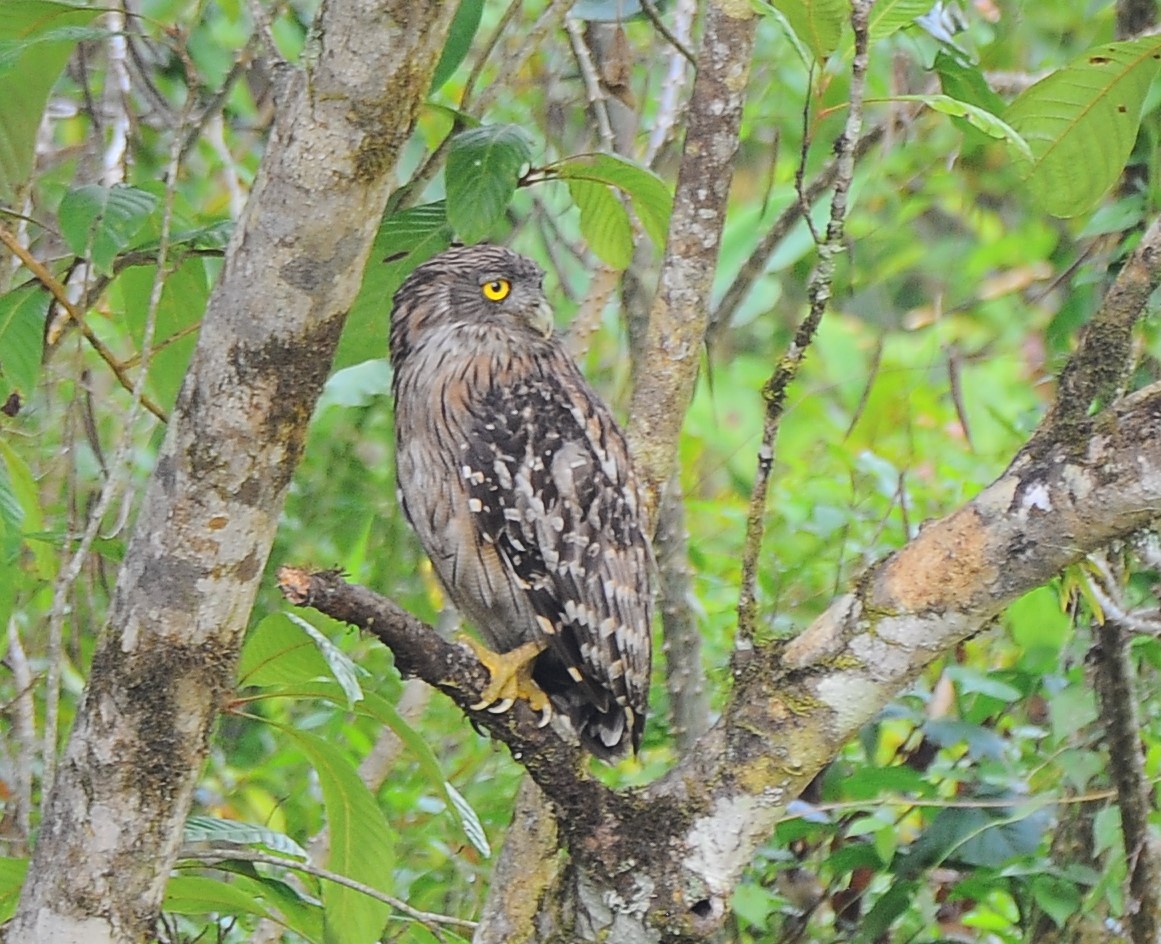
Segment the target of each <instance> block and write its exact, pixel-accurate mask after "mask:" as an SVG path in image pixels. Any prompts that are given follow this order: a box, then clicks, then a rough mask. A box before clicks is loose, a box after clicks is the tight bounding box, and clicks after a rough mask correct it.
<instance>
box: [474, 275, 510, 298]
mask: <svg viewBox="0 0 1161 944" xmlns="http://www.w3.org/2000/svg"><path fill="white" fill-rule="evenodd" d="M480 291H481V292H483V293H484V298H486V299H488V301H490V302H502V301H503V300H504V299H505V298H507V297H508V294H509V293H510V292H511V291H512V283H511V282H509V281H508V280H507V279H493V280H492V281H491V282H485V283H484V284H483V285H481V286H480Z"/></svg>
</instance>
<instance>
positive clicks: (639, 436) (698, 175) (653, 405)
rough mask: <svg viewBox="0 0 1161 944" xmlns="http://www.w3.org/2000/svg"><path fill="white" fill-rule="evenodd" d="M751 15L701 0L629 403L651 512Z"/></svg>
mask: <svg viewBox="0 0 1161 944" xmlns="http://www.w3.org/2000/svg"><path fill="white" fill-rule="evenodd" d="M756 23H757V18H756V17H755V15H754V13H753V11H752V10H751V9H750V7H749V5H748V4H744V3H731V2H726V0H712V2H710V3H709V4H707V9H706V13H705V26H704V30H703V33H702V40H701V46H700V49H699V52H698V64H697V75H696V77H695V78H694V82H693V91H692V93H691V96H690V102H689V110H688V112H687V115H686V119H687V123H686V132H685V149H684V152H683V156H682V161H681V169H680V171H679V172H678V176H677V188H676V191H675V193H674V200H673V213H672V215H671V216H670V218H669V239H668V243H667V244H666V248H665V259H664V261H663V263H662V268H661V278H660V282H659V284H658V288H657V294H656V296H655V297H654V299H653V306H652V309H651V311H650V314H649V327H648V331H647V334H646V342H645V348H646V350H647V351H648V352H650V354H649V358H650V370H648V371H642V372H640V375H639V377H638V379H637V384H636V386H635V388H634V390H633V397H632V400H631V402H630V405H629V415H630V417H631V419H630V424H629V430H628V438H629V445H630V448H631V450H632V452H633V456H634V458H635V460H636V463H637V468H638V472H639V474H640V477H641V481H642V484H643V487H644V491H645V508H646V511H647V514H648V517H649V518H650V519H652V518H653V517H654V516H655V515H656V511H657V506H658V503H659V498H660V495H661V490H662V489H663V488H664V487H665V484H666V482H668V481H669V477H670V475H672V474H673V463H674V457H675V456H676V455H677V440H678V436H679V435H680V433H681V426H682V423H683V422H684V420H685V413H686V409H687V407H688V406H689V402H690V400H691V399H692V397H693V389H694V382H695V380H696V378H697V370H698V366H699V363H700V356H701V351H702V347H703V345H704V343H705V332H706V325H707V322H708V316H709V312H708V305H709V296H710V289H711V285H712V281H713V272H714V269H715V267H716V262H717V254H718V246H719V244H720V242H721V233H722V226H723V224H724V222H725V216H726V201H727V197H728V196H729V187H730V179H731V177H732V169H733V164H734V156H735V154H736V153H737V149H738V130H739V128H740V126H741V117H742V104H743V102H744V100H745V91H746V79H747V77H748V74H749V68H750V60H751V58H752V56H751V53H752V51H753V46H754V33H755V29H756Z"/></svg>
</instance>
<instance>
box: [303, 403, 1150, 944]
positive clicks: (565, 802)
mask: <svg viewBox="0 0 1161 944" xmlns="http://www.w3.org/2000/svg"><path fill="white" fill-rule="evenodd" d="M1083 433H1084V434H1085V435H1086V436H1087V437H1088V442H1089V445H1088V448H1087V449H1086V450H1085V451H1084V454H1083V455H1078V454H1077V451H1076V448H1075V446H1074V445H1073V444H1072V443H1071V442H1069V441H1063V442H1058V443H1055V444H1051V445H1049V446H1047V447H1046V448H1045V449H1044V451H1043V452H1042V454H1041V455H1040V456H1039V457H1033V456H1030V455H1028V454H1026V453H1021V455H1020V456H1018V457H1017V459H1016V460H1015V461H1014V462H1013V464H1012V465H1011V466H1010V467H1009V469H1008V470H1007V471H1006V472H1005V473H1004V474H1003V475H1001V476H1000V477H999V478H998V479H997V480H996V481H995V482H993V483H992V484H991V485H990V486H988V487H987V488H986V489H984V490H983V491H982V492H981V493H980V494H979V495H978V496H977V497H976V498H975V499H973V500H972V501H971V502H969V503H968V504H966V505H965V506H964V507H962V508H960V509H959V510H958V511H955V512H953V513H952V514H950V515H948V516H947V517H946V518H944V519H942V520H940V521H936V522H933V523H931V524H928V525H927V526H926V527H925V528H924V529H923V530H922V531H921V532H920V534H919V535H918V537H916V538H915V539H914V540H913V541H911V542H910V543H909V544H907V545H906V546H905V547H903V548H902V549H900V550H899V551H897V552H895V553H894V554H891V555H890V556H888V557H887V558H885V559H884V560H882V561H880V562H879V563H878V564H876V565H875V566H874V567H872V568H871V569H870V570H869V571H868V572H867V573H866V574H865V575H864V576H863V578H862V579H861V580H860V581H859V582H858V584H857V585H856V586H855V587H854V588H853V589H852V591H851V592H849V593H848V594H846V595H845V596H843V597H841V598H839V599H838V600H836V601H835V602H834V604H832V606H831V607H830V608H829V609H828V610H827V612H826V613H824V614H823V615H822V616H820V617H819V618H818V619H817V620H815V621H814V623H813V624H812V625H811V626H810V627H809V628H808V629H807V630H805V631H804V632H803V633H802V634H801V635H800V636H798V637H797V638H795V639H794V640H792V641H791V642H789V643H778V644H775V645H767V646H759V647H756V648H755V649H754V650H753V651H752V653H751V654H750V657H749V658H748V659H746V660H744V661H740V662H739V663H738V664H737V665H736V667H735V687H734V692H733V694H732V696H731V699H730V702H729V704H728V705H727V708H726V711H725V713H724V715H723V717H722V719H721V720H720V721H719V722H718V724H717V725H715V727H714V728H713V729H712V730H710V731H709V732H708V733H707V734H706V735H705V736H704V737H703V738H701V740H700V741H699V742H698V744H697V747H696V749H695V750H693V751H691V752H690V753H689V754H688V755H687V757H686V759H685V760H683V761H682V762H681V763H680V764H679V765H678V766H677V767H675V768H674V769H673V770H672V771H670V772H669V773H668V774H666V775H665V776H664V777H662V778H661V779H660V780H658V781H656V782H655V783H654V784H652V785H651V786H650V787H648V788H647V789H645V790H643V791H625V792H622V793H612V792H611V791H608V790H606V789H605V788H604V787H603V786H601V785H600V784H597V783H596V782H595V781H593V780H592V779H591V778H590V777H588V776H587V775H585V774H584V773H583V772H582V770H581V767H580V764H579V758H578V756H577V753H576V748H574V747H572V746H570V745H567V744H565V743H564V742H563V741H562V740H561V739H560V737H559V736H558V735H557V734H556V733H555V732H554V731H553V730H552V729H551V728H537V727H536V726H535V719H534V717H533V715H532V713H531V712H530V711H528V710H527V708H526V706H523V705H517V706H516V707H515V708H514V709H513V710H512V711H509V712H507V713H505V714H502V715H489V714H487V713H481V712H472V711H471V709H470V707H469V706H470V704H471V703H472V701H473V699H474V697H475V694H476V692H478V691H479V689H480V687H481V685H482V683H483V682H484V681H485V678H484V675H485V672H484V670H483V668H482V667H481V666H479V665H478V664H477V663H476V662H475V659H474V656H472V655H471V653H469V652H468V651H467V650H466V649H463V648H462V647H460V646H456V645H452V644H450V643H446V642H444V641H443V640H441V639H439V637H438V636H436V635H435V633H434V631H433V630H431V629H430V628H428V627H426V626H424V625H423V624H422V623H420V622H419V621H418V620H416V619H414V618H413V617H410V616H408V615H407V614H406V613H404V612H403V611H402V610H401V609H400V608H399V607H398V606H396V605H395V604H394V603H391V601H389V600H385V599H384V598H382V597H379V596H377V595H376V594H373V593H371V592H370V591H368V590H365V589H363V588H361V587H351V586H349V585H347V584H345V583H343V582H342V581H341V580H339V579H338V578H337V577H336V576H335V575H333V574H331V575H327V576H325V579H324V580H323V582H322V583H321V584H316V583H315V582H314V581H315V580H316V579H318V578H319V575H314V576H313V577H311V579H310V582H309V583H308V584H307V585H305V586H304V587H302V588H300V591H299V592H300V594H301V593H305V594H307V596H308V597H309V599H310V602H311V603H312V605H314V606H316V607H317V608H319V609H321V610H322V611H323V612H326V613H328V614H329V615H331V616H335V617H336V618H338V619H342V620H350V619H352V618H357V619H358V620H359V621H360V622H359V625H364V626H367V627H368V628H370V630H371V631H372V632H374V633H376V635H378V636H379V638H380V639H383V640H384V641H385V642H389V644H390V645H392V646H393V648H394V647H396V646H397V647H398V648H396V649H395V653H396V661H397V664H398V665H399V667H400V670H401V671H403V672H404V673H405V674H411V673H415V674H418V675H420V677H422V678H424V679H425V680H426V681H428V682H430V683H431V684H433V685H435V686H436V687H438V688H440V689H441V690H442V691H444V692H445V693H446V694H448V695H449V696H450V697H452V698H453V699H454V700H455V701H456V703H457V704H459V705H460V707H461V708H463V709H465V713H466V714H467V715H468V716H469V717H470V718H471V719H472V721H473V722H474V723H477V724H479V725H480V726H481V727H484V728H485V729H486V730H488V731H489V732H490V733H491V734H493V735H494V736H495V737H497V738H499V739H500V740H502V741H504V743H506V744H507V745H508V746H509V748H510V749H511V750H512V751H513V756H514V757H515V758H516V759H517V760H518V761H519V762H520V763H521V764H523V765H524V766H525V767H526V768H527V769H528V770H529V772H530V773H531V774H532V776H533V778H534V779H535V780H536V782H537V783H538V784H539V785H540V786H541V787H542V788H543V789H544V790H545V792H546V793H547V794H548V795H549V798H550V799H551V800H552V803H553V805H554V807H555V808H556V811H557V816H556V822H557V823H558V824H559V828H560V829H561V830H562V832H563V837H564V840H565V843H566V844H567V846H568V847H569V849H570V851H571V852H572V855H573V862H574V864H575V868H574V869H572V870H568V874H567V875H565V876H560V875H558V876H555V878H554V879H553V880H556V881H571V882H573V883H575V884H576V888H577V892H576V894H577V895H579V896H583V895H584V894H586V889H587V891H588V892H592V890H593V889H592V881H593V877H595V876H600V877H601V881H602V882H603V883H604V886H603V887H606V888H608V887H610V886H611V888H612V890H613V891H614V892H615V893H616V895H617V896H619V902H620V904H616V903H614V904H613V905H609V903H608V900H606V901H605V906H604V907H605V908H606V910H607V911H608V912H609V915H608V917H607V920H608V921H609V922H610V924H609V926H610V927H617V928H619V930H618V934H620V935H623V936H622V937H617V938H616V939H618V940H626V941H630V940H646V939H648V938H647V937H646V936H644V935H645V932H644V931H642V932H641V936H633V935H630V933H629V931H628V930H626V927H627V923H628V924H632V922H633V921H636V922H638V923H640V922H642V921H643V922H645V923H646V924H647V925H648V926H649V927H652V928H653V929H655V931H657V930H659V931H660V932H661V934H662V938H663V939H664V940H684V939H687V938H698V937H704V936H705V935H707V934H709V933H711V932H712V931H713V930H714V929H716V928H717V927H719V926H720V924H721V922H722V920H723V919H724V917H725V915H726V913H727V911H728V902H729V896H730V895H731V894H732V892H733V889H734V886H735V884H736V883H737V880H738V878H739V876H740V875H741V872H742V870H743V869H744V868H745V866H746V865H748V864H749V863H750V862H751V861H752V857H753V854H754V852H755V850H756V849H757V847H758V845H759V844H760V843H762V842H764V841H766V839H767V838H768V837H769V834H770V832H771V830H772V829H773V828H774V826H775V825H776V824H777V822H778V820H779V818H780V816H781V815H782V812H783V811H784V809H785V805H786V803H788V802H789V801H790V800H791V799H793V798H794V797H795V796H797V795H798V793H799V792H800V791H801V789H802V788H803V787H804V786H805V785H806V784H807V783H808V782H809V781H810V779H811V778H812V777H813V776H814V775H815V773H817V771H818V770H819V769H821V767H822V766H823V765H824V764H825V763H826V762H827V761H828V760H829V759H830V758H831V757H832V756H833V755H834V754H835V753H836V752H837V751H838V749H839V748H840V747H841V745H842V744H844V743H845V742H846V741H848V740H849V739H850V738H851V737H852V736H853V735H854V734H855V732H856V731H857V730H858V729H859V727H861V726H862V725H863V724H865V723H866V722H867V721H868V720H870V719H871V718H872V717H874V716H875V714H876V713H877V712H878V711H879V710H880V709H881V708H882V707H883V706H884V705H885V704H886V703H887V702H888V701H889V700H890V699H891V698H892V697H894V695H895V694H896V693H897V692H898V691H899V690H900V689H902V688H903V687H904V686H906V685H907V684H908V683H909V682H910V681H911V680H913V679H914V678H915V677H916V676H917V675H918V674H919V673H920V672H921V671H922V670H923V669H924V668H925V667H926V666H927V665H929V664H930V663H931V662H932V661H933V660H934V659H936V658H938V657H939V656H940V655H941V654H942V653H943V652H945V651H947V650H948V649H949V648H951V647H952V646H954V645H956V644H957V643H958V642H960V641H962V640H964V639H966V638H967V637H969V636H971V635H973V634H974V633H976V632H978V631H979V630H980V629H981V628H982V627H983V626H985V625H986V624H987V622H988V621H989V620H990V619H992V618H993V617H994V616H995V615H996V614H997V613H999V612H1000V611H1001V610H1002V609H1003V608H1004V607H1005V606H1007V604H1008V603H1010V602H1011V601H1012V600H1014V599H1016V598H1017V597H1019V596H1021V595H1022V594H1024V593H1026V592H1028V591H1029V590H1031V589H1033V588H1035V587H1038V586H1041V585H1042V584H1044V583H1045V582H1046V581H1048V580H1049V579H1051V578H1052V577H1053V576H1054V575H1055V574H1057V573H1058V572H1059V571H1060V570H1061V569H1063V568H1064V567H1066V566H1068V565H1069V564H1071V563H1074V562H1075V561H1077V560H1079V559H1081V558H1082V557H1084V556H1085V555H1086V554H1087V553H1089V552H1091V551H1093V550H1095V549H1096V548H1099V547H1101V546H1103V545H1104V544H1106V543H1107V542H1108V541H1110V540H1112V539H1114V538H1117V537H1123V536H1126V535H1128V534H1131V533H1132V532H1134V531H1136V530H1138V529H1140V528H1143V527H1145V526H1147V525H1149V524H1150V523H1151V522H1152V521H1154V519H1155V518H1156V516H1157V514H1158V509H1161V384H1156V385H1154V386H1152V387H1149V388H1147V389H1146V390H1143V391H1141V392H1139V393H1137V394H1135V395H1134V396H1132V397H1129V398H1127V399H1125V400H1123V401H1120V402H1119V403H1118V404H1117V405H1116V406H1115V407H1113V408H1111V409H1109V410H1107V411H1105V412H1104V413H1102V414H1100V415H1099V416H1096V417H1092V418H1090V419H1089V420H1088V421H1087V423H1086V426H1085V428H1084V430H1083ZM283 573H284V574H286V571H284V572H283ZM291 573H292V574H298V573H300V572H296V571H292V572H291ZM284 580H285V578H284ZM319 590H321V591H323V595H322V596H314V595H313V594H315V593H316V592H317V591H319ZM344 607H348V608H347V609H344ZM542 861H543V860H542ZM626 863H632V866H631V868H627V867H626ZM605 897H606V899H607V898H608V896H605ZM618 922H620V923H618Z"/></svg>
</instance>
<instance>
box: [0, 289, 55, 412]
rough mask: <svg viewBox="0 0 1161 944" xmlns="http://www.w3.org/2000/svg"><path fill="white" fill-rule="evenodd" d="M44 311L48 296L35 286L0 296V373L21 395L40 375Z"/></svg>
mask: <svg viewBox="0 0 1161 944" xmlns="http://www.w3.org/2000/svg"><path fill="white" fill-rule="evenodd" d="M47 311H48V295H47V293H46V292H44V290H43V289H41V288H40V287H39V286H37V285H25V286H22V287H20V288H18V289H13V290H12V291H11V292H9V293H8V294H7V295H4V296H0V373H2V374H3V375H4V377H5V378H6V379H7V380H8V381H9V383H11V384H12V386H14V387H15V388H16V389H17V390H19V391H20V393H21V394H23V395H24V396H25V397H27V396H29V395H30V394H31V393H32V391H33V389H34V388H35V387H36V378H37V376H38V375H39V374H40V362H41V359H42V356H43V351H44V317H45V313H46V312H47Z"/></svg>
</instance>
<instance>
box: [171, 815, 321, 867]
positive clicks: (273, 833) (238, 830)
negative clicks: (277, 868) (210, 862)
mask: <svg viewBox="0 0 1161 944" xmlns="http://www.w3.org/2000/svg"><path fill="white" fill-rule="evenodd" d="M182 845H183V854H185V855H190V854H192V853H194V852H199V851H202V850H204V849H207V848H212V849H213V850H215V851H225V850H228V847H229V846H264V847H265V848H267V849H270V850H272V851H273V852H277V853H279V854H280V855H284V856H289V857H290V858H294V859H302V860H303V861H306V860H307V859H308V858H309V857H308V856H307V853H306V850H305V849H303V848H302V846H300V845H299V844H298V843H297V842H295V841H294V840H293V839H291V838H290V837H289V836H287V835H286V834H285V833H280V832H278V831H277V830H274V829H267V828H266V827H265V826H254V825H252V824H250V823H240V822H238V821H237V820H232V819H219V818H218V817H216V816H191V817H189V819H187V820H186V821H185V828H184V829H183V831H182Z"/></svg>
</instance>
